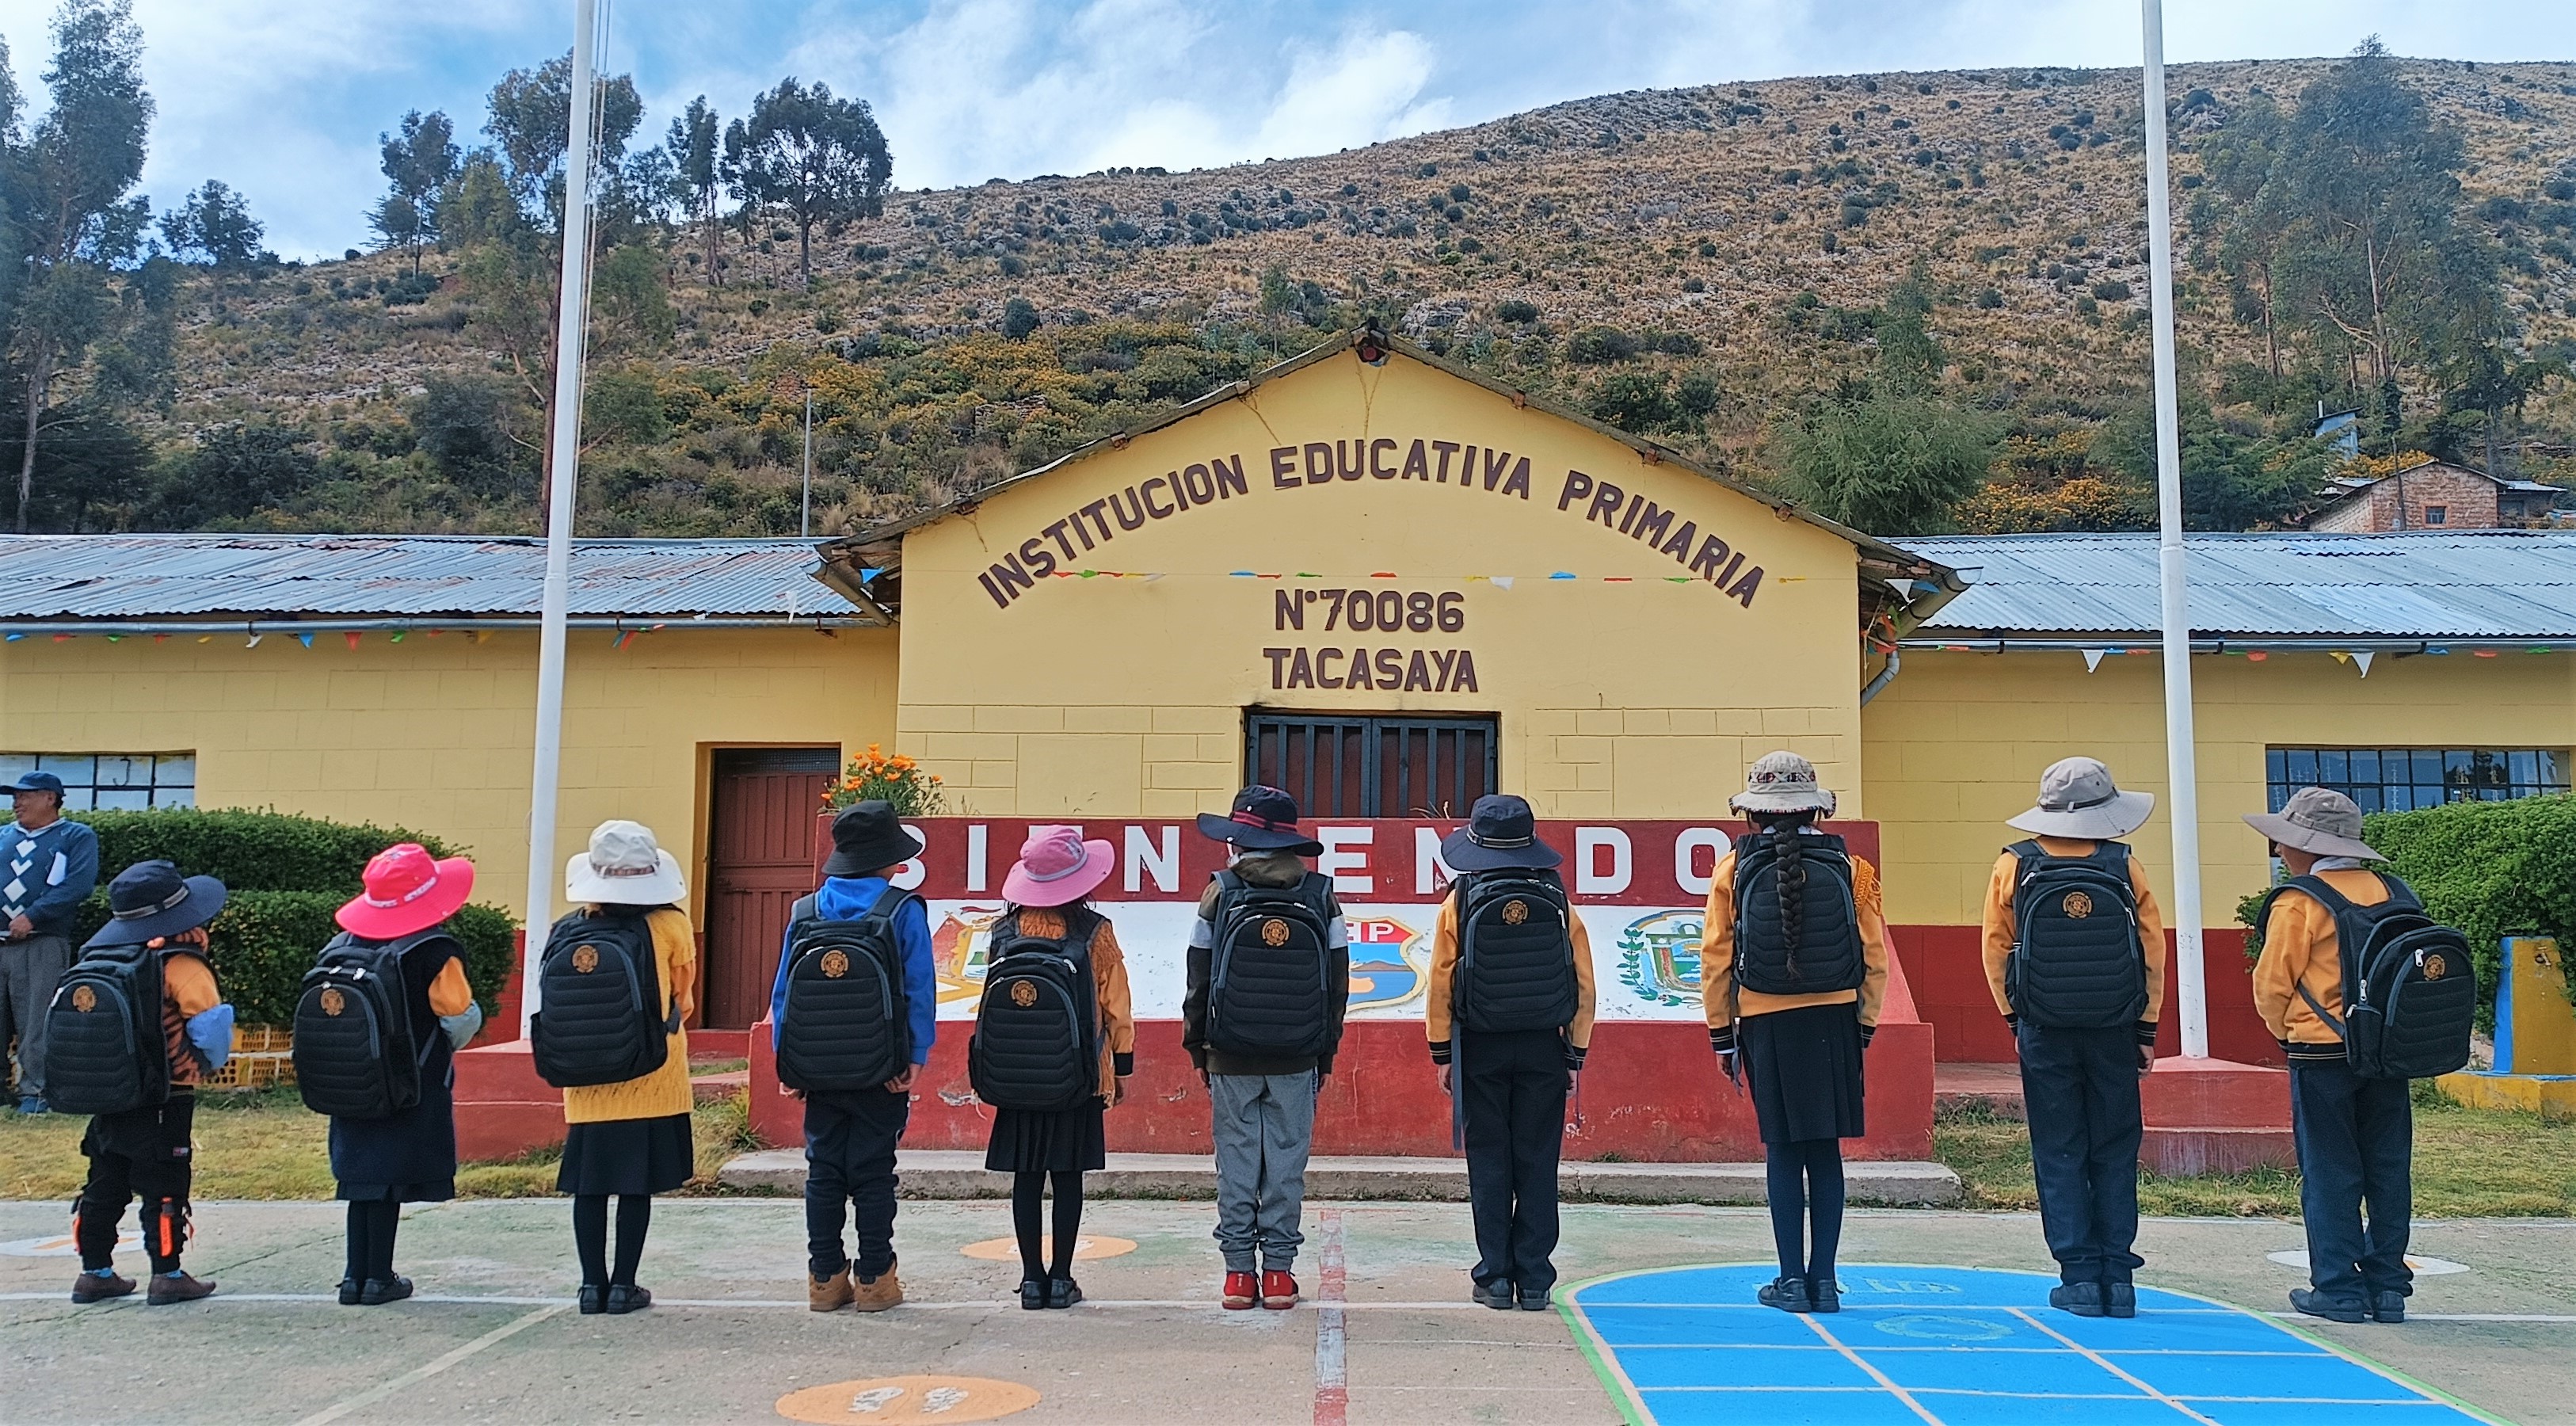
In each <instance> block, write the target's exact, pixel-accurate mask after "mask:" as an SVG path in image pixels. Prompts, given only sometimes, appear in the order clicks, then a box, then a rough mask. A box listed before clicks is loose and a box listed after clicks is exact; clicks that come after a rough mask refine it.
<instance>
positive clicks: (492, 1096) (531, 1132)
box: [456, 1017, 564, 1163]
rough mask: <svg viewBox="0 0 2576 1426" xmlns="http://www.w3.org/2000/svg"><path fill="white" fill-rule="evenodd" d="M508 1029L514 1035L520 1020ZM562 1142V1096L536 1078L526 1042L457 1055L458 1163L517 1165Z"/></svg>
mask: <svg viewBox="0 0 2576 1426" xmlns="http://www.w3.org/2000/svg"><path fill="white" fill-rule="evenodd" d="M510 1024H511V1028H512V1029H513V1030H515V1029H516V1028H517V1024H518V1022H517V1019H516V1018H515V1017H513V1018H512V1020H511V1022H510ZM563 1141H564V1117H563V1091H562V1090H559V1089H557V1088H555V1087H554V1086H553V1085H550V1084H548V1083H546V1082H545V1081H544V1080H542V1079H539V1078H537V1067H536V1060H535V1057H534V1056H533V1055H531V1054H530V1053H529V1051H528V1042H527V1041H525V1040H507V1041H504V1042H502V1043H500V1044H497V1045H477V1046H475V1047H473V1048H471V1049H467V1050H461V1051H459V1052H458V1053H457V1056H456V1156H457V1157H458V1158H459V1159H462V1160H465V1161H466V1162H469V1163H474V1162H484V1161H489V1160H492V1159H515V1158H517V1157H519V1156H520V1155H521V1154H526V1153H531V1152H533V1151H535V1150H538V1149H544V1148H551V1147H553V1146H555V1145H557V1144H560V1143H562V1142H563Z"/></svg>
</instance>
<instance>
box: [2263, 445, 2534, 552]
mask: <svg viewBox="0 0 2576 1426" xmlns="http://www.w3.org/2000/svg"><path fill="white" fill-rule="evenodd" d="M2565 493H2566V492H2565V490H2563V489H2562V488H2561V487H2559V486H2555V485H2543V484H2541V483H2540V482H2539V481H2536V480H2511V479H2507V478H2505V477H2502V476H2494V475H2489V474H2487V473H2486V472H2484V471H2479V470H2471V469H2469V468H2468V467H2467V466H2464V465H2454V464H2452V463H2451V462H2449V461H2444V460H2427V461H2423V462H2421V463H2419V464H2416V465H2412V466H2409V467H2407V468H2406V469H2404V470H2401V471H2396V472H2394V473H2392V474H2389V475H2382V476H2337V477H2335V478H2333V479H2331V480H2329V481H2328V482H2327V483H2326V488H2325V489H2324V490H2322V491H2319V492H2318V499H2319V500H2320V501H2321V502H2322V503H2321V504H2320V505H2319V506H2318V508H2317V509H2316V511H2315V513H2313V514H2311V515H2310V516H2309V517H2308V519H2307V528H2308V529H2310V530H2313V531H2315V532H2317V533H2319V534H2334V535H2373V534H2388V533H2391V532H2393V531H2399V530H2495V529H2519V528H2521V527H2524V526H2527V525H2537V524H2542V523H2545V522H2546V521H2547V520H2548V519H2549V511H2550V507H2551V506H2552V505H2553V504H2554V503H2555V502H2556V500H2557V499H2558V497H2559V496H2560V495H2563V494H2565Z"/></svg>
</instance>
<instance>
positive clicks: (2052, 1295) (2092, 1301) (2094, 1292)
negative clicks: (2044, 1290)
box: [2048, 1282, 2102, 1317]
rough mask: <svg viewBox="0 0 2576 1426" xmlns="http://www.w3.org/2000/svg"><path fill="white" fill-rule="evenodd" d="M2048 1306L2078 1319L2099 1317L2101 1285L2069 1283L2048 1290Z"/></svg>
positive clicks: (2094, 1283) (2095, 1283)
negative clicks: (2073, 1315) (2070, 1313)
mask: <svg viewBox="0 0 2576 1426" xmlns="http://www.w3.org/2000/svg"><path fill="white" fill-rule="evenodd" d="M2048 1305H2049V1306H2051V1307H2054V1308H2056V1309H2057V1310H2058V1311H2060V1312H2072V1313H2074V1314H2075V1315H2076V1316H2078V1317H2099V1316H2101V1315H2102V1284H2100V1283H2098V1282H2070V1283H2066V1284H2064V1285H2063V1286H2060V1287H2052V1288H2050V1289H2049V1290H2048Z"/></svg>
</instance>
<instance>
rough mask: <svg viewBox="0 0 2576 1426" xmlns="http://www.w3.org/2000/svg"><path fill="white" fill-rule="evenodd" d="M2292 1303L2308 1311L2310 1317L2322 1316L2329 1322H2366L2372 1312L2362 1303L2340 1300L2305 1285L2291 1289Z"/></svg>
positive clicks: (2301, 1309)
mask: <svg viewBox="0 0 2576 1426" xmlns="http://www.w3.org/2000/svg"><path fill="white" fill-rule="evenodd" d="M2290 1305H2291V1306H2292V1307H2295V1308H2297V1309H2299V1310H2300V1311H2301V1312H2304V1313H2306V1314H2307V1315H2309V1316H2310V1317H2322V1318H2324V1319H2326V1320H2327V1321H2329V1322H2366V1321H2368V1320H2370V1313H2369V1312H2367V1311H2365V1310H2364V1309H2363V1308H2362V1305H2361V1304H2360V1303H2358V1302H2338V1301H2336V1300H2335V1299H2333V1298H2331V1297H2328V1296H2326V1295H2325V1294H2324V1293H2321V1292H2316V1291H2312V1290H2310V1289H2308V1288H2304V1287H2294V1288H2291V1289H2290Z"/></svg>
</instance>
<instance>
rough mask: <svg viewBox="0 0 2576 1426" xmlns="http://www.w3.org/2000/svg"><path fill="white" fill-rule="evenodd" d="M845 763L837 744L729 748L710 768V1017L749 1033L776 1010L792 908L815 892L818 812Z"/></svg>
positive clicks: (714, 1023) (710, 1021)
mask: <svg viewBox="0 0 2576 1426" xmlns="http://www.w3.org/2000/svg"><path fill="white" fill-rule="evenodd" d="M840 768H841V750H840V749H839V748H837V747H831V748H724V749H719V750H717V752H716V753H715V755H714V762H713V766H712V767H711V768H710V770H709V771H710V773H711V776H710V778H709V780H708V781H709V790H708V795H709V799H710V806H709V807H708V809H707V811H708V816H707V827H708V834H707V844H708V845H707V901H706V907H707V963H706V966H705V967H704V970H703V976H702V980H703V984H704V985H705V986H706V996H705V1000H706V1008H705V1011H704V1020H705V1023H706V1026H707V1028H709V1029H712V1030H741V1029H747V1028H749V1027H750V1026H751V1024H752V1023H753V1022H754V1021H756V1020H758V1019H760V1017H761V1016H762V1015H764V1014H766V1013H768V1010H769V986H770V982H771V981H772V980H773V979H774V978H775V977H776V976H777V974H778V947H779V941H780V939H781V938H782V937H784V936H785V935H786V933H787V921H788V911H789V909H790V908H792V907H793V906H795V904H796V899H797V898H798V897H800V896H803V895H804V894H805V893H807V892H809V891H812V890H813V889H814V863H815V852H816V847H815V835H816V834H815V814H816V813H817V812H819V811H821V810H822V806H823V795H824V793H825V792H826V791H827V790H829V789H830V787H831V785H832V779H833V778H834V777H835V776H837V775H838V774H839V772H840Z"/></svg>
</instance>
